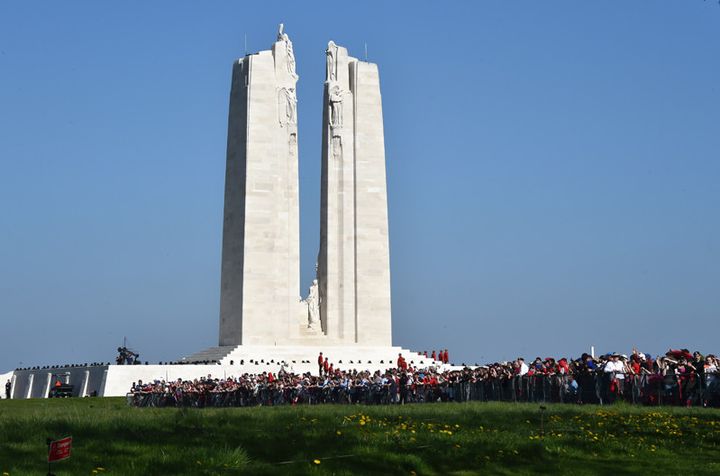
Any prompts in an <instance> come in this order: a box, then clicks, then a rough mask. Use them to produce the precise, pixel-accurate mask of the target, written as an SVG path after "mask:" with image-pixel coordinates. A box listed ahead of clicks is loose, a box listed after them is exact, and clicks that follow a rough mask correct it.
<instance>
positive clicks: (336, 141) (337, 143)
mask: <svg viewBox="0 0 720 476" xmlns="http://www.w3.org/2000/svg"><path fill="white" fill-rule="evenodd" d="M332 155H333V159H334V160H335V161H340V160H342V137H340V136H333V138H332Z"/></svg>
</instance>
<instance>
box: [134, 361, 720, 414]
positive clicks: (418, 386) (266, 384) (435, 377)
mask: <svg viewBox="0 0 720 476" xmlns="http://www.w3.org/2000/svg"><path fill="white" fill-rule="evenodd" d="M438 361H440V359H438ZM396 364H397V365H396V366H395V368H392V369H389V370H386V371H375V372H370V371H358V370H342V369H339V368H337V367H336V366H335V365H334V364H333V362H331V361H330V359H329V357H328V356H324V355H322V354H320V355H319V356H318V374H317V375H312V374H311V373H310V372H308V373H304V374H296V373H292V372H289V371H287V370H285V369H281V370H280V371H278V372H277V373H273V372H263V373H261V374H244V375H242V376H240V377H237V378H223V379H218V378H213V377H212V376H210V375H208V376H207V377H205V378H200V379H195V380H183V379H178V380H177V381H172V382H166V381H164V380H157V381H154V382H150V383H143V382H137V383H135V384H133V386H132V388H131V389H130V393H129V394H128V398H129V402H130V403H131V404H133V405H137V406H168V405H177V406H250V405H281V404H301V403H307V404H317V403H367V404H383V403H386V404H389V403H401V404H402V403H411V402H418V403H419V402H437V401H469V400H479V401H490V400H503V401H527V402H565V403H601V404H608V403H613V402H614V401H617V400H623V401H627V402H630V403H639V404H647V405H658V404H662V405H687V406H720V374H719V373H718V366H719V365H720V361H719V360H718V358H717V357H716V356H715V355H712V354H710V355H707V356H704V355H702V354H700V353H699V352H694V353H690V351H688V350H687V349H679V350H670V351H668V352H667V353H666V354H665V355H663V356H658V357H656V358H653V357H652V356H650V355H649V354H645V353H642V352H638V351H637V350H633V352H632V354H631V355H630V356H627V355H623V354H617V353H610V354H605V355H603V356H600V357H597V358H596V357H593V356H591V355H589V354H583V355H582V356H581V357H580V358H578V359H567V358H560V359H557V360H556V359H555V358H552V357H548V358H545V359H542V358H540V357H537V358H535V359H534V360H532V361H529V362H526V360H525V359H524V358H522V357H520V358H517V359H516V360H513V361H507V362H495V363H492V364H488V365H481V366H444V365H443V366H440V365H438V366H431V367H429V368H424V369H420V368H414V367H413V366H412V364H408V361H407V360H406V358H405V357H404V356H403V355H402V354H400V355H398V360H397V362H396Z"/></svg>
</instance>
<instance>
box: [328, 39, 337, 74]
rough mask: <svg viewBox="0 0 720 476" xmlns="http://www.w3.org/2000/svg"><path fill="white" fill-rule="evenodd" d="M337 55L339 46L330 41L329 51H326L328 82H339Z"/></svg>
mask: <svg viewBox="0 0 720 476" xmlns="http://www.w3.org/2000/svg"><path fill="white" fill-rule="evenodd" d="M337 53H338V46H337V45H336V44H335V42H334V41H332V40H330V42H329V43H328V47H327V50H325V56H326V58H325V61H326V63H327V72H326V74H325V78H326V81H337V56H338V54H337Z"/></svg>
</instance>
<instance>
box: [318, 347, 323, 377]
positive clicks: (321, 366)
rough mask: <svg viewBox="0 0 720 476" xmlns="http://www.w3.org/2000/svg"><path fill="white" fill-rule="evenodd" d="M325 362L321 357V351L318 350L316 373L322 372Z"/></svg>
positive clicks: (320, 373)
mask: <svg viewBox="0 0 720 476" xmlns="http://www.w3.org/2000/svg"><path fill="white" fill-rule="evenodd" d="M324 362H325V359H324V358H323V355H322V352H320V355H319V356H318V375H322V373H323V363H324Z"/></svg>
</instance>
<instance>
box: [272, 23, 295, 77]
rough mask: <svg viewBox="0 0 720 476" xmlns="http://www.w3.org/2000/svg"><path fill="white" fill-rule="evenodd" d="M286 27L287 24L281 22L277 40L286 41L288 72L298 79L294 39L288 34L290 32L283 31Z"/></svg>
mask: <svg viewBox="0 0 720 476" xmlns="http://www.w3.org/2000/svg"><path fill="white" fill-rule="evenodd" d="M284 29H285V25H284V24H282V23H280V26H279V27H278V36H277V41H282V42H283V43H285V54H286V55H287V70H288V73H290V76H292V77H293V79H298V75H297V74H296V73H295V53H294V52H293V45H292V41H290V37H289V36H288V34H287V33H284V32H283V30H284Z"/></svg>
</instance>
